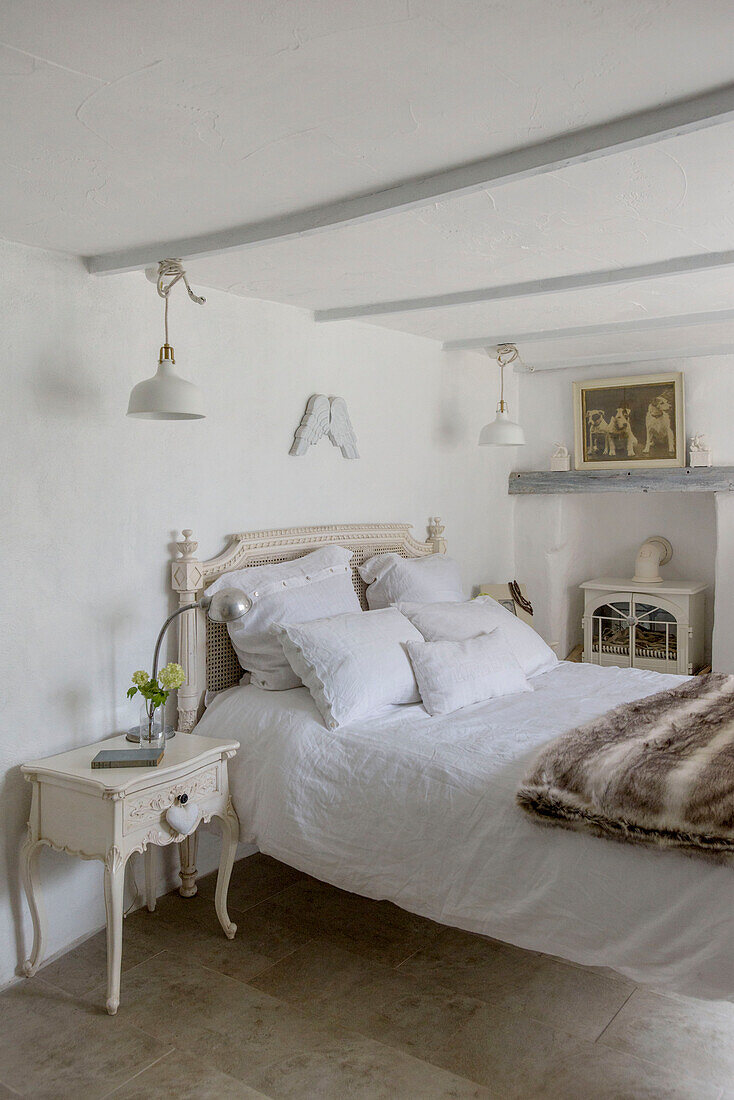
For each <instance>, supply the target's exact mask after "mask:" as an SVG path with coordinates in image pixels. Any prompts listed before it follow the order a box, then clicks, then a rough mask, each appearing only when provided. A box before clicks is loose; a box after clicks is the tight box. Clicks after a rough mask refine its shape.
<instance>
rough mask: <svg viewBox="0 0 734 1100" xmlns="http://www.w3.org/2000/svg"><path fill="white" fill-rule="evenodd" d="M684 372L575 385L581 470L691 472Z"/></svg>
mask: <svg viewBox="0 0 734 1100" xmlns="http://www.w3.org/2000/svg"><path fill="white" fill-rule="evenodd" d="M684 401H685V398H684V393H683V375H682V373H681V372H680V371H672V372H669V373H662V374H638V375H632V376H631V377H624V378H600V379H595V380H594V381H590V382H574V383H573V416H574V433H575V439H576V448H575V455H574V458H575V467H576V469H577V470H613V469H617V470H640V469H645V468H647V469H656V468H663V467H669V466H685V464H686V434H685V408H684Z"/></svg>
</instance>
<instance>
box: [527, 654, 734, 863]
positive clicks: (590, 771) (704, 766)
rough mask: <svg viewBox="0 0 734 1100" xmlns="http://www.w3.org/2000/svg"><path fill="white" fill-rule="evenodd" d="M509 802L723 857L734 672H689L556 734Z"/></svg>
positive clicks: (731, 831)
mask: <svg viewBox="0 0 734 1100" xmlns="http://www.w3.org/2000/svg"><path fill="white" fill-rule="evenodd" d="M517 801H518V803H519V804H520V806H521V807H522V808H523V810H525V811H526V812H527V813H528V814H530V815H531V816H532V817H533V818H534V819H535V820H537V821H540V822H542V823H544V824H546V825H560V826H562V827H563V828H566V829H577V830H579V831H583V832H590V833H594V834H595V835H596V836H604V837H612V838H614V839H616V840H624V841H628V842H629V843H631V844H651V845H657V846H659V847H663V848H679V849H682V850H684V851H686V852H688V853H689V854H696V855H701V854H706V855H707V856H709V857H715V858H717V859H718V860H720V861H727V862H728V861H729V860H731V857H732V856H734V676H723V675H720V674H713V675H709V676H697V677H693V678H692V679H690V680H687V681H686V682H685V683H684V684H681V685H680V686H679V687H675V688H672V689H671V690H670V691H661V692H660V693H659V694H657V695H650V696H648V697H647V698H646V699H638V700H637V701H636V702H634V703H624V704H623V705H622V706H620V707H616V708H615V709H614V710H611V711H609V713H608V714H604V715H602V716H601V717H600V718H596V719H595V720H594V721H593V722H589V723H588V724H587V725H585V726H580V727H579V728H578V729H575V730H571V731H570V732H569V733H564V734H562V735H561V736H560V737H558V738H556V739H555V740H553V741H551V743H550V744H549V745H547V746H546V747H545V748H544V749H543V750H542V751H541V753H540V755H539V756H538V757H537V759H536V760H535V763H534V765H533V767H532V768H531V770H530V772H529V774H528V775H527V776H526V777H525V780H524V781H523V783H522V784H521V786H520V789H519V790H518V793H517ZM727 857H728V859H727Z"/></svg>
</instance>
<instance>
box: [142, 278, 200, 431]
mask: <svg viewBox="0 0 734 1100" xmlns="http://www.w3.org/2000/svg"><path fill="white" fill-rule="evenodd" d="M146 275H147V276H148V278H149V279H150V280H151V281H152V282H155V284H156V287H157V289H158V293H159V295H160V296H161V298H163V300H164V302H165V306H164V311H163V327H164V331H165V342H164V344H163V347H162V348H161V350H160V354H159V357H158V370H157V371H156V372H155V374H154V375H153V377H152V378H146V380H145V381H144V382H138V384H137V386H133V389H132V392H131V394H130V402H129V404H128V406H127V415H128V416H135V417H138V418H140V419H141V420H201V419H202V418H203V417H204V416H206V413H205V412H204V411H203V409H204V395H203V394H202V392H201V390H200V389H199V387H198V386H195V385H194V383H193V382H187V381H186V379H185V378H181V377H180V375H178V374H176V371H175V370H174V366H175V363H176V360H175V359H174V357H173V348H172V347H171V345H170V344H169V343H168V295H169V294H170V293H171V290H172V289H173V287H174V286H175V285H176V283H177V282H178V281H179V280H180V279H183V283H184V286H185V287H186V289H187V291H188V293H189V298H190V299H191V301H192V302H196V304H197V305H200V306H203V305H204V303H205V301H206V298H200V297H199V295H198V294H194V292H193V290H192V289H191V287H190V286H189V281H188V279H187V278H186V272H185V271H184V269H183V267H182V266H181V261H180V260H161V261H160V263H159V264H158V268H157V270H156V268H152V269H151V270H150V271H146Z"/></svg>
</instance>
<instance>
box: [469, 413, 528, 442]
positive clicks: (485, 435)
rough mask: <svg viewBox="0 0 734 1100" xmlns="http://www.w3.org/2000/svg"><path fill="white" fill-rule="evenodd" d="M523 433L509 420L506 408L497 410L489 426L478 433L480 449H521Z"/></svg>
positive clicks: (517, 425) (486, 425) (518, 426)
mask: <svg viewBox="0 0 734 1100" xmlns="http://www.w3.org/2000/svg"><path fill="white" fill-rule="evenodd" d="M524 443H525V432H524V431H523V430H522V428H521V427H520V425H519V424H516V423H515V421H514V420H510V417H509V414H508V412H507V408H506V407H505V408H504V409H500V408H498V409H497V416H496V417H495V419H494V420H493V421H492V423H491V424H485V425H484V427H483V428H482V430H481V432H480V433H479V446H480V447H490V446H492V447H522V446H523V444H524Z"/></svg>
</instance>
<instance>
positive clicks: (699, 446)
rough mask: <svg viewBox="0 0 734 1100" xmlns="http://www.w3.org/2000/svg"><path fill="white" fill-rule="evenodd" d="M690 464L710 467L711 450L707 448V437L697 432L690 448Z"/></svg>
mask: <svg viewBox="0 0 734 1100" xmlns="http://www.w3.org/2000/svg"><path fill="white" fill-rule="evenodd" d="M688 462H689V464H690V465H691V466H710V465H711V448H710V447H707V446H706V436H705V435H704V434H703V433H702V432H696V434H695V435H694V436H693V438H692V439H691V442H690V446H689V448H688Z"/></svg>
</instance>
